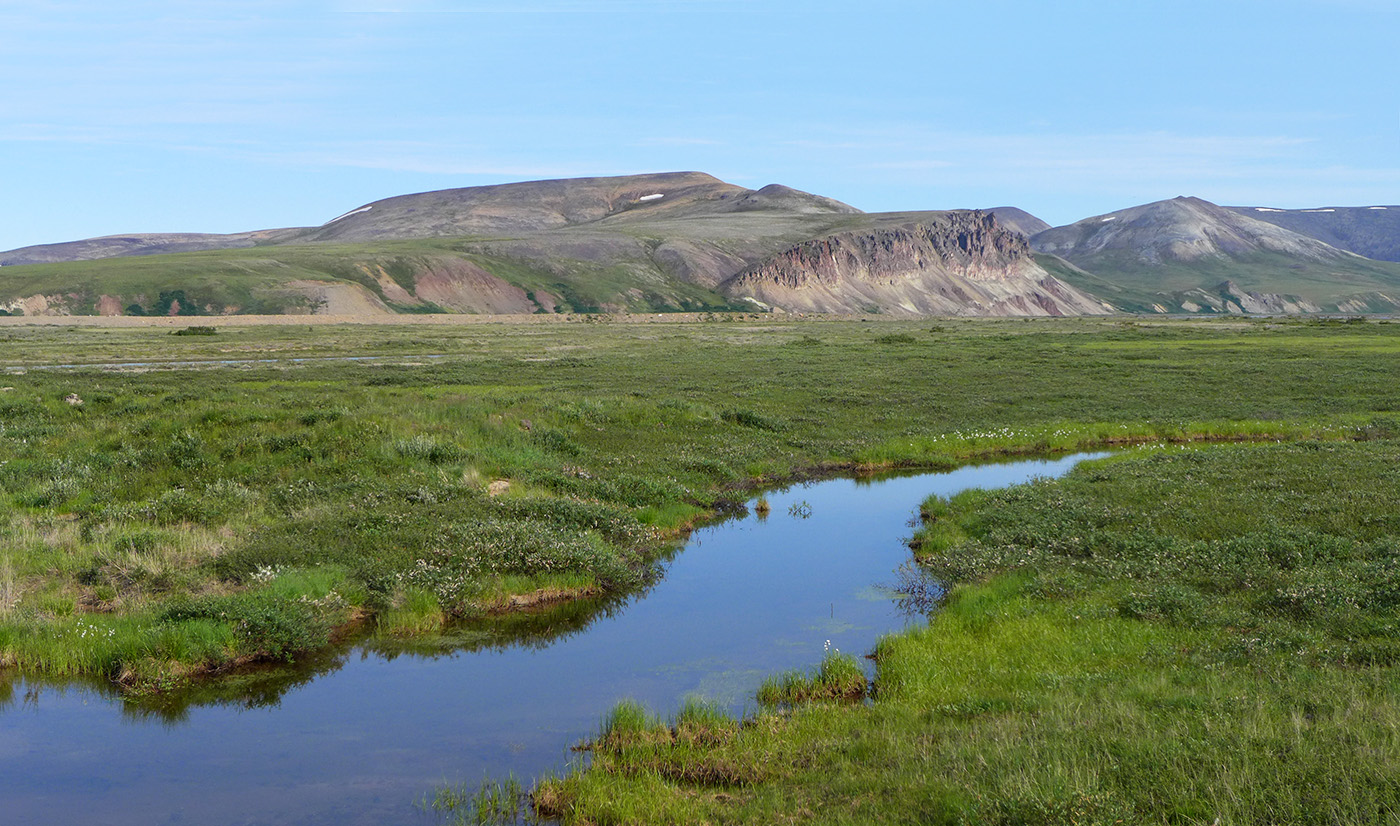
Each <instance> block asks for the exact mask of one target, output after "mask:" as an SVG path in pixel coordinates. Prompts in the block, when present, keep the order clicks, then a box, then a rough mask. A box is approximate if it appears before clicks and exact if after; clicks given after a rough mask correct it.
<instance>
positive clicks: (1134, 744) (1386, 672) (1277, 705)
mask: <svg viewBox="0 0 1400 826" xmlns="http://www.w3.org/2000/svg"><path fill="white" fill-rule="evenodd" d="M1373 435H1375V436H1377V437H1379V438H1373V439H1366V440H1362V441H1348V442H1335V441H1329V442H1316V441H1312V442H1301V443H1285V444H1269V445H1227V446H1215V447H1208V448H1194V447H1193V448H1182V447H1158V448H1152V449H1146V450H1142V449H1139V450H1134V451H1130V452H1128V453H1125V454H1122V455H1119V456H1117V457H1114V458H1112V459H1107V460H1100V461H1097V462H1092V463H1086V464H1082V465H1080V466H1079V467H1077V468H1076V469H1075V470H1074V471H1073V472H1071V473H1070V474H1069V475H1068V476H1066V477H1064V478H1063V479H1060V480H1056V481H1038V482H1032V483H1029V484H1026V485H1021V486H1016V487H1014V488H1010V489H1007V490H1004V491H979V492H974V493H970V494H967V495H964V496H959V497H956V498H955V499H954V500H952V501H948V500H941V499H934V500H931V501H930V502H929V503H927V505H926V507H925V512H926V514H927V518H928V519H930V520H931V521H932V524H938V523H941V522H949V521H951V522H955V523H956V524H957V525H958V528H959V531H960V532H961V535H962V537H963V539H961V540H960V541H954V542H951V543H949V544H948V545H946V546H945V547H942V548H940V549H938V550H936V551H934V550H929V549H930V548H931V546H932V543H928V542H926V543H925V544H924V546H923V547H924V549H925V550H926V558H927V564H928V565H929V566H930V568H931V569H932V571H933V572H935V573H936V574H937V575H938V576H940V577H941V578H942V579H943V580H944V581H945V582H947V583H949V584H950V585H951V586H952V591H951V594H950V596H949V597H948V598H947V600H946V602H945V603H944V605H943V606H942V607H941V608H940V610H938V611H937V612H936V613H935V614H934V615H933V616H932V618H931V619H930V621H929V623H928V624H927V626H925V627H921V628H917V629H914V630H911V631H908V632H906V633H903V634H899V635H893V636H889V637H886V638H884V639H882V640H881V641H880V643H879V644H878V645H877V646H876V649H875V652H874V654H875V656H876V659H877V674H876V679H875V701H874V703H873V704H871V705H866V706H837V705H828V704H817V705H807V706H802V707H799V708H797V709H795V710H794V711H792V712H791V713H790V714H786V715H778V714H771V713H761V714H758V715H756V716H753V717H750V718H749V719H746V720H745V721H744V722H743V725H742V726H738V727H736V729H735V731H736V734H734V735H733V736H731V737H728V738H725V739H724V740H722V741H715V742H712V743H709V744H706V745H704V746H702V747H699V748H696V747H693V746H686V747H684V748H682V747H681V746H680V745H679V744H677V743H674V742H668V741H666V740H664V739H663V740H657V739H655V738H653V739H652V740H649V741H647V742H645V743H636V742H634V743H631V744H630V745H629V747H628V748H627V749H620V748H613V749H611V750H610V751H607V750H605V758H606V759H601V760H598V759H595V761H594V763H593V765H592V766H591V767H590V768H589V769H587V770H584V771H581V772H577V773H575V774H573V775H570V776H568V777H565V778H558V779H552V780H549V781H547V782H546V783H545V784H544V788H543V797H544V799H547V800H548V801H549V803H550V806H551V811H558V812H562V813H563V819H564V821H565V822H566V823H573V822H589V823H623V822H672V823H704V822H763V823H770V822H775V823H776V822H802V823H860V822H882V823H949V824H954V823H957V824H961V823H992V824H1027V823H1033V824H1058V823H1071V822H1073V823H1101V824H1111V823H1162V824H1176V823H1195V824H1211V823H1215V822H1217V821H1218V822H1220V823H1243V824H1252V823H1258V824H1284V823H1292V824H1311V823H1349V824H1353V823H1377V824H1380V823H1391V822H1393V819H1394V814H1395V812H1396V811H1398V810H1400V784H1397V782H1396V780H1395V778H1396V777H1397V776H1400V738H1397V731H1400V700H1398V699H1397V698H1400V693H1397V689H1400V656H1397V655H1400V647H1398V646H1397V645H1396V644H1395V639H1396V637H1395V630H1396V628H1397V627H1400V598H1397V593H1400V591H1397V589H1396V585H1395V583H1396V577H1395V571H1396V570H1397V568H1396V566H1397V565H1400V544H1397V542H1396V528H1397V527H1400V525H1397V524H1396V522H1395V516H1394V514H1395V513H1397V512H1400V511H1398V510H1397V506H1400V501H1397V498H1400V486H1397V485H1396V481H1397V475H1396V474H1397V471H1396V468H1397V467H1400V442H1397V441H1395V440H1394V439H1393V438H1392V437H1393V435H1394V431H1390V432H1389V433H1386V434H1380V433H1377V434H1373ZM1222 491H1228V493H1229V495H1222ZM682 769H683V770H682ZM721 770H722V771H723V774H722V775H721V774H720V772H721ZM721 776H723V777H725V778H728V779H727V780H723V781H720V780H717V779H716V778H719V777H721ZM696 778H710V782H700V781H698V780H697V779H696Z"/></svg>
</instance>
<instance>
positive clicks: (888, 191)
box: [0, 0, 1400, 250]
mask: <svg viewBox="0 0 1400 826" xmlns="http://www.w3.org/2000/svg"><path fill="white" fill-rule="evenodd" d="M1398 34H1400V1H1398V0H1210V2H1198V1H1197V0H1171V1H1170V2H1157V1H1156V0H1119V2H1089V1H1087V0H1057V1H1056V2H1046V0H1034V2H1032V1H1031V0H980V2H976V3H970V2H966V0H960V2H956V3H953V2H941V0H926V2H915V1H914V0H867V2H860V3H851V2H847V3H837V2H828V1H827V0H807V1H806V2H786V0H781V1H780V0H751V1H750V2H742V1H741V0H672V2H666V3H662V2H641V0H518V2H509V0H482V2H473V1H472V0H460V1H454V0H319V1H318V2H298V0H275V1H273V0H237V1H236V2H223V0H186V1H185V2H149V1H148V0H127V2H123V3H112V2H110V0H100V2H93V1H92V0H65V1H64V2H28V1H26V2H15V0H0V79H3V81H0V250H6V249H12V248H16V247H21V246H27V245H30V244H40V243H51V242H58V241H68V240H75V239H79V238H86V237H94V236H100V235H112V234H121V233H133V232H238V231H244V230H253V229H265V228H272V227H285V226H315V225H319V224H321V223H324V222H325V221H328V220H330V219H331V218H334V217H336V216H337V215H340V214H341V213H344V212H346V211H348V210H350V209H353V208H355V207H357V206H359V205H361V204H365V203H368V202H370V201H374V200H377V199H380V198H385V197H390V196H394V195H402V194H406V193H410V192H422V191H427V190H434V189H446V188H452V187H462V186H479V185H485V184H495V183H506V182H511V181H522V180H538V179H542V178H564V177H580V176H595V175H623V174H630V173H640V172H660V171H674V170H699V171H703V172H708V173H710V174H712V175H715V176H716V177H719V178H722V179H724V180H726V181H729V182H731V183H734V184H738V185H741V186H745V187H749V188H752V189H757V188H759V187H761V186H764V185H766V184H769V183H782V184H786V185H788V186H792V187H796V188H798V189H804V190H807V191H809V192H815V193H818V194H821V195H825V196H828V197H832V198H836V199H838V200H841V201H845V202H846V203H849V204H851V205H853V206H856V207H859V208H861V209H864V210H867V211H886V210H912V209H957V208H977V207H982V208H986V207H994V206H1006V205H1010V206H1018V207H1021V208H1022V209H1025V210H1027V211H1029V212H1031V213H1033V214H1035V215H1037V216H1039V217H1040V218H1042V219H1044V220H1046V221H1048V222H1050V223H1051V224H1056V225H1058V224H1065V223H1070V222H1072V221H1076V220H1078V219H1080V218H1084V217H1088V216H1091V215H1096V214H1101V213H1105V212H1109V211H1113V210H1116V209H1121V208H1124V207H1128V206H1134V205H1137V204H1141V203H1147V202H1150V201H1156V200H1161V199H1164V198H1171V197H1174V196H1177V195H1194V196H1198V197H1201V198H1205V199H1206V200H1209V201H1214V202H1216V203H1222V204H1231V205H1250V206H1253V205H1266V206H1274V207H1283V208H1305V207H1317V206H1335V205H1375V204H1397V203H1400V83H1397V82H1396V80H1395V78H1396V70H1395V66H1394V60H1395V56H1396V53H1397V50H1396V36H1397V35H1398Z"/></svg>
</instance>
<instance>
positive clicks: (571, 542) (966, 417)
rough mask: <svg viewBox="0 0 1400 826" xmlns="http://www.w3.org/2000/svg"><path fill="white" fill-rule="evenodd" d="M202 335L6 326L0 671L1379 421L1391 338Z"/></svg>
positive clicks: (241, 639)
mask: <svg viewBox="0 0 1400 826" xmlns="http://www.w3.org/2000/svg"><path fill="white" fill-rule="evenodd" d="M213 326H214V328H215V329H214V333H213V334H212V335H194V336H172V335H169V334H168V332H167V331H165V330H144V329H132V328H120V329H111V328H59V327H43V326H35V327H7V328H5V329H4V330H3V331H0V366H3V367H4V368H5V369H6V372H7V375H6V376H5V377H4V379H3V383H4V387H5V388H6V389H3V390H0V452H2V453H3V455H0V491H3V497H0V543H3V544H0V549H3V550H0V664H3V665H9V666H18V667H20V668H24V669H30V670H34V671H41V672H46V673H52V674H65V673H96V674H103V675H106V676H109V677H111V678H113V679H118V680H121V681H123V682H124V683H125V684H128V685H131V686H133V687H138V688H145V689H160V688H164V687H168V686H171V685H176V684H179V683H180V682H182V681H183V680H184V679H186V677H187V676H188V675H190V674H192V673H198V672H201V671H208V670H218V669H223V668H227V667H229V666H232V665H236V664H238V663H242V662H248V661H252V660H258V659H285V658H292V657H295V656H297V654H298V652H302V651H306V650H311V649H315V648H317V647H320V646H323V645H325V643H326V642H327V640H328V639H330V637H331V636H332V635H333V634H334V633H336V632H337V629H340V628H344V627H346V626H347V625H349V624H355V623H370V624H372V625H373V627H376V628H378V630H379V633H381V634H383V635H386V636H390V635H412V634H422V633H430V632H432V631H433V630H435V629H437V628H440V627H441V626H442V624H443V623H444V622H446V621H450V620H452V619H454V618H458V617H469V616H482V617H490V616H493V615H495V614H497V613H499V612H506V614H507V615H508V614H509V612H511V611H517V610H521V609H524V608H528V607H529V606H534V605H541V604H547V603H550V602H553V601H556V600H559V599H567V598H569V597H571V596H577V595H596V594H604V593H616V592H619V591H625V590H627V589H631V588H635V587H638V586H641V585H644V584H645V583H646V581H647V580H648V578H649V577H650V576H651V575H652V573H651V572H652V566H651V562H652V560H653V559H654V556H655V554H656V553H657V552H658V551H659V550H661V549H662V548H664V547H665V543H666V541H667V539H668V537H670V536H673V535H675V534H676V532H677V531H678V530H680V529H682V528H683V527H684V526H685V525H687V524H690V523H691V522H693V521H694V520H695V519H697V518H700V517H703V516H704V515H706V514H710V513H714V512H716V511H721V510H724V509H726V508H728V507H730V506H731V502H732V500H734V499H736V498H739V497H740V496H741V495H742V492H743V491H745V490H748V489H750V488H752V487H753V486H755V485H757V484H762V483H764V482H774V481H780V480H783V479H787V478H793V477H795V476H800V475H804V474H819V473H823V472H830V471H833V470H836V469H843V468H857V467H869V468H885V467H895V466H908V467H913V466H922V467H947V466H951V465H952V464H956V463H959V462H962V461H966V460H969V459H975V458H979V457H987V456H996V455H1006V454H1013V453H1024V452H1044V451H1056V450H1074V449H1081V448H1084V447H1091V446H1099V445H1107V444H1122V443H1130V442H1143V441H1163V442H1185V441H1193V440H1219V439H1246V440H1254V441H1264V440H1275V439H1288V440H1295V439H1322V440H1345V439H1350V438H1354V437H1357V436H1364V435H1375V434H1378V433H1382V432H1385V431H1386V430H1387V428H1389V427H1391V423H1392V422H1393V421H1394V415H1393V413H1392V412H1391V411H1395V410H1398V409H1400V389H1397V387H1396V385H1395V383H1394V382H1393V380H1392V379H1393V376H1392V373H1393V371H1392V370H1391V369H1390V368H1389V366H1388V365H1390V364H1393V358H1394V356H1395V355H1396V353H1397V351H1400V336H1397V335H1396V331H1397V330H1400V327H1397V326H1395V325H1390V324H1369V323H1366V324H1343V323H1328V322H1249V321H1234V322H1189V323H1152V324H1140V323H1136V322H1125V321H1113V320H1074V319H1061V320H1036V321H1019V320H1018V321H940V322H937V323H933V322H880V323H863V322H858V321H849V322H838V321H820V322H811V321H809V322H804V321H798V320H781V319H763V320H758V321H725V320H717V321H713V322H708V323H695V324H653V325H645V326H641V325H614V324H609V323H607V322H606V321H604V322H601V323H596V324H571V325H493V324H478V325H471V326H467V327H450V328H447V327H445V328H436V327H434V328H431V329H425V328H421V327H392V326H389V327H359V326H354V327H351V326H346V327H306V328H298V327H276V328H250V327H240V328H228V329H225V328H220V327H218V326H217V324H214V325H213ZM346 359H356V360H346ZM209 361H220V362H226V361H235V362H242V363H236V364H226V365H224V366H205V367H190V366H188V365H185V366H179V367H164V368H162V367H160V366H159V365H160V364H161V363H168V362H209ZM119 362H141V363H142V364H143V365H144V366H142V367H139V368H134V369H113V368H110V367H82V366H70V367H63V368H62V369H47V368H49V367H52V366H54V365H82V364H109V363H119ZM153 365H154V366H153Z"/></svg>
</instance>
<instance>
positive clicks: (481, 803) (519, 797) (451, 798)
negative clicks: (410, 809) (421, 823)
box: [418, 776, 539, 826]
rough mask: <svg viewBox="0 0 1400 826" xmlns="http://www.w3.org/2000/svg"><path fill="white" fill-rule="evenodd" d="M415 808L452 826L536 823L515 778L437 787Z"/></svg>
mask: <svg viewBox="0 0 1400 826" xmlns="http://www.w3.org/2000/svg"><path fill="white" fill-rule="evenodd" d="M418 807H419V808H420V809H422V810H423V811H426V812H432V813H434V814H435V815H437V817H438V822H440V823H446V824H450V825H451V826H510V824H522V823H538V822H539V820H538V819H537V818H536V817H535V816H534V811H533V809H532V807H531V805H530V795H529V794H528V793H527V792H526V790H525V789H524V787H523V786H521V785H520V781H518V780H516V779H515V777H514V776H510V777H507V778H506V779H505V780H483V781H482V782H481V784H480V785H479V786H477V787H476V788H475V789H473V788H472V787H470V786H465V785H463V786H440V787H439V788H438V789H437V791H435V792H434V793H433V796H432V798H431V799H429V798H426V797H425V798H424V799H423V800H422V801H420V802H419V804H418Z"/></svg>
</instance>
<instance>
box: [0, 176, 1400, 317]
mask: <svg viewBox="0 0 1400 826" xmlns="http://www.w3.org/2000/svg"><path fill="white" fill-rule="evenodd" d="M1368 256H1369V257H1368ZM1377 259H1385V260H1377ZM1396 259H1400V207H1395V208H1390V207H1352V208H1344V207H1333V208H1322V209H1318V210H1279V209H1273V208H1269V207H1221V206H1217V205H1215V204H1211V203H1209V202H1207V201H1203V200H1200V199H1198V198H1174V199H1171V200H1167V201H1160V202H1157V203H1153V204H1147V205H1143V206H1139V207H1132V208H1130V209H1125V210H1120V211H1118V212H1114V213H1108V214H1105V215H1099V216H1094V217H1091V218H1086V219H1084V220H1082V221H1078V222H1076V223H1074V224H1070V225H1068V226H1064V227H1050V226H1049V225H1048V224H1047V223H1046V222H1044V221H1042V220H1040V219H1039V218H1036V217H1035V216H1033V215H1031V214H1029V213H1027V212H1025V211H1023V210H1020V209H1018V208H1015V207H995V208H991V209H986V210H949V211H917V212H892V213H864V212H861V211H860V210H858V209H856V208H854V207H852V206H849V205H847V204H844V203H841V202H840V201H836V200H834V199H831V198H826V197H823V196H820V195H814V194H811V193H807V192H801V191H799V190H795V189H791V188H789V187H785V186H782V185H778V184H772V185H769V186H765V187H763V188H761V189H757V190H750V189H746V188H744V187H740V186H736V185H734V184H729V183H726V182H724V181H721V180H719V179H717V178H714V177H711V176H709V175H706V174H703V173H699V172H673V173H658V174H650V175H631V176H622V177H609V178H574V179H565V180H554V181H533V182H526V183H515V184H502V185H497V186H486V187H469V188H462V189H448V190H441V191H437V192H426V193H418V194H413V195H403V196H398V197H394V198H387V199H384V200H381V201H375V202H373V203H369V204H364V205H362V206H359V207H356V208H354V209H351V210H349V211H347V212H345V213H344V214H342V215H340V216H338V217H335V218H332V219H331V220H329V221H327V222H325V223H324V224H321V225H320V226H316V227H299V228H285V229H268V230H258V231H253V232H245V233H237V234H229V235H214V234H195V233H189V234H137V235H122V236H109V237H104V238H94V239H86V240H81V241H73V242H67V243H60V244H47V245H41V246H33V247H24V248H21V249H17V250H11V251H9V252H0V307H4V308H5V310H6V311H8V312H11V313H25V314H105V315H115V314H129V315H149V314H161V315H166V314H174V315H193V314H200V315H203V314H223V313H308V312H318V313H334V314H348V315H374V314H381V315H382V314H389V313H395V312H398V313H403V312H467V313H554V312H624V311H630V312H656V311H677V310H688V311H703V310H748V311H760V310H761V311H774V312H823V313H884V314H891V315H1084V314H1102V313H1109V312H1115V311H1131V312H1187V313H1198V312H1264V313H1295V312H1324V311H1327V312H1349V313H1351V312H1367V311H1383V312H1389V311H1394V310H1396V309H1397V308H1400V263H1396Z"/></svg>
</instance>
